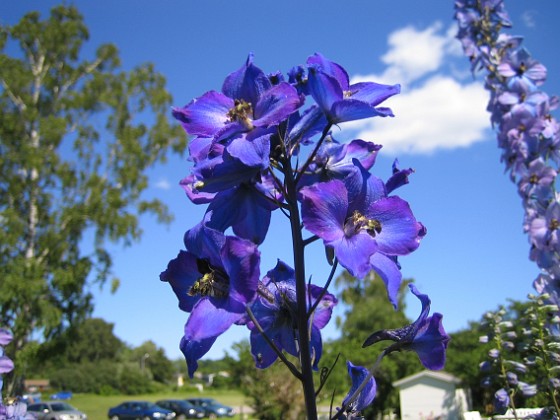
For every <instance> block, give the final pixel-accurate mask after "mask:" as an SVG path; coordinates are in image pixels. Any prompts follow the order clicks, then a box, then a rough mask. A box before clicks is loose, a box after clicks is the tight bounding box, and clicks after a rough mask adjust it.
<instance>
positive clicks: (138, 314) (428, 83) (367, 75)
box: [0, 0, 560, 358]
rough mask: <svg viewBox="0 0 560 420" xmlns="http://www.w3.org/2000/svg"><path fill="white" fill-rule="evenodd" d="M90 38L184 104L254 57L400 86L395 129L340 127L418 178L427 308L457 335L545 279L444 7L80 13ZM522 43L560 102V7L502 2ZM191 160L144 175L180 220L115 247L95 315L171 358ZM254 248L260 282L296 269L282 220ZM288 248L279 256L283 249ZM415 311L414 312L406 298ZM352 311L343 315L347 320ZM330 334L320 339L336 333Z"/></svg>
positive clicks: (541, 0)
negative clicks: (167, 278)
mask: <svg viewBox="0 0 560 420" xmlns="http://www.w3.org/2000/svg"><path fill="white" fill-rule="evenodd" d="M55 4H57V2H54V1H50V0H35V1H32V0H19V1H17V2H15V1H11V2H5V3H4V4H3V5H2V8H1V10H0V22H1V23H2V24H13V23H15V22H17V21H18V20H19V19H20V17H21V16H23V14H25V13H26V12H29V11H32V10H39V11H41V12H42V14H43V16H47V13H48V10H49V9H50V8H51V7H52V6H53V5H55ZM74 4H76V5H77V7H78V9H79V10H80V11H81V12H82V13H83V15H84V17H85V21H86V24H87V25H88V27H89V30H90V35H91V38H90V42H89V43H88V45H87V47H86V49H85V54H86V55H88V54H91V53H92V52H93V51H94V50H95V48H96V47H97V46H98V45H99V44H101V43H106V42H112V43H115V44H116V45H117V47H118V48H119V50H120V54H121V58H122V61H123V65H124V67H125V68H132V67H133V66H135V65H137V64H139V63H142V62H146V61H151V62H154V63H155V65H156V68H157V70H158V71H159V72H161V73H162V74H163V75H164V76H165V77H166V78H167V82H168V83H167V87H168V89H169V90H170V92H171V93H172V95H173V97H174V103H175V104H176V105H184V104H186V103H187V102H189V101H190V100H191V99H192V98H194V97H196V96H199V95H201V94H202V93H204V92H205V91H207V90H211V89H219V88H220V87H221V84H222V82H223V79H224V77H225V76H226V75H227V74H228V73H230V72H231V71H233V70H236V69H237V68H239V67H240V66H241V65H242V64H243V63H244V61H245V59H246V57H247V54H248V53H249V52H253V53H254V55H255V63H256V64H257V65H258V66H260V67H261V68H262V69H263V70H264V71H265V72H272V71H276V70H281V71H287V70H288V69H289V68H291V67H292V66H294V65H297V64H302V63H304V62H305V60H306V58H307V57H308V56H309V55H311V54H313V53H314V52H321V53H323V54H324V55H325V56H327V57H328V58H330V59H332V60H334V61H336V62H338V63H340V64H342V65H343V66H344V67H345V68H346V69H347V70H348V72H349V73H350V75H351V77H352V78H353V79H354V80H362V79H363V80H372V81H377V82H385V83H401V84H402V93H401V95H399V96H398V97H394V98H391V99H390V101H388V102H387V105H388V106H390V107H391V108H392V109H393V111H394V113H395V115H396V117H395V118H392V119H383V120H382V121H379V119H378V120H375V121H374V120H372V122H366V123H348V124H346V125H344V124H343V125H341V127H340V131H339V132H336V131H335V133H334V134H335V135H336V137H337V138H338V139H339V140H350V139H352V138H363V139H365V140H371V141H374V142H375V143H380V144H383V145H384V148H383V149H382V150H381V152H380V154H379V157H378V160H377V164H376V166H375V167H374V173H375V174H376V175H377V176H380V177H381V178H387V177H388V176H389V174H390V167H391V163H392V162H393V160H394V159H395V158H396V157H398V158H399V161H400V164H401V167H412V168H414V169H415V171H416V172H415V174H414V175H413V176H412V179H411V184H410V185H408V186H405V187H403V188H402V189H401V190H400V191H399V195H401V196H403V198H405V199H407V200H408V201H409V202H410V204H411V207H412V209H413V211H414V213H415V215H416V217H417V218H418V220H420V221H422V222H423V223H424V224H425V225H426V227H427V228H428V235H427V236H426V238H425V239H424V240H423V242H422V244H421V246H420V248H419V250H418V251H416V252H415V253H414V254H413V255H410V256H408V257H404V258H402V259H401V264H402V272H403V275H404V276H405V277H411V278H414V279H415V281H416V284H417V286H418V288H419V289H420V290H421V291H422V292H423V293H427V294H428V295H429V296H430V297H431V299H432V308H433V310H435V311H438V312H441V313H443V314H444V321H443V322H444V326H445V327H446V329H447V330H448V331H451V332H453V331H457V330H459V329H461V328H465V327H467V325H468V321H471V320H478V319H479V318H480V316H481V315H482V314H483V313H484V311H486V310H491V309H495V308H496V307H497V305H498V304H500V303H505V302H506V299H507V298H513V299H524V298H525V296H526V295H527V293H529V292H531V291H532V290H533V289H532V286H531V284H532V281H533V279H534V278H535V277H536V276H537V274H538V270H537V267H536V265H535V264H533V263H531V262H530V261H529V260H528V251H529V245H528V242H527V239H526V237H525V235H524V234H523V232H522V219H523V210H522V207H521V201H520V199H519V198H518V196H517V193H516V190H515V186H514V185H513V184H512V183H511V182H510V181H509V179H508V177H507V176H506V175H504V172H503V166H502V164H501V163H500V160H499V151H498V149H497V146H496V140H495V136H494V135H493V133H492V131H491V129H490V125H489V115H488V114H487V113H486V111H485V108H486V102H487V99H488V94H487V92H485V91H484V89H483V87H482V79H481V78H480V77H478V78H477V79H473V78H472V76H471V75H470V72H469V65H468V61H467V59H466V58H464V57H463V56H462V55H461V51H460V46H459V44H458V41H456V40H454V38H453V36H454V33H455V24H454V21H453V20H452V15H453V1H451V0H423V1H418V0H396V1H394V2H387V1H372V0H347V1H341V0H339V1H335V0H313V1H302V0H288V1H284V2H271V1H264V0H242V1H235V2H234V1H219V0H206V1H186V0H185V1H179V0H166V1H158V2H155V1H147V0H135V1H131V0H121V1H110V0H97V1H95V2H92V1H86V0H83V1H75V2H74ZM506 7H507V8H508V10H509V12H510V16H511V18H512V20H513V22H514V29H513V30H512V31H511V32H512V33H514V34H519V35H523V36H524V37H525V45H526V47H527V48H528V49H529V50H530V51H531V53H532V54H533V55H534V57H535V58H537V59H538V60H540V61H541V62H543V63H544V64H545V65H546V66H547V67H548V71H549V72H548V74H549V80H548V81H547V83H546V84H545V85H544V89H545V90H546V91H547V92H548V93H549V94H556V93H560V78H557V77H555V76H557V75H560V56H559V54H558V47H557V40H558V39H560V27H559V26H558V24H557V19H558V17H560V2H558V1H557V0H536V1H532V2H525V1H523V2H522V1H514V0H510V1H509V2H508V1H506ZM188 171H189V165H188V162H186V160H185V159H180V158H172V159H170V160H169V162H168V163H167V164H166V165H162V166H159V167H157V168H154V169H153V171H151V173H150V178H151V181H152V186H151V188H150V190H149V191H148V195H150V196H158V197H159V198H160V199H162V200H163V201H164V202H165V203H167V204H168V205H169V207H170V209H171V211H172V212H173V213H174V215H175V222H173V224H171V225H170V226H169V227H165V226H160V225H157V224H156V222H155V220H154V219H152V218H149V217H146V218H144V219H142V225H143V227H144V231H145V233H144V236H143V239H142V240H141V242H139V243H137V244H135V245H133V246H131V247H129V248H125V249H123V248H121V247H118V246H111V248H110V249H111V250H112V252H113V255H114V263H115V265H114V272H115V274H116V275H117V276H118V277H120V279H121V287H120V289H119V290H118V292H117V293H116V294H114V295H112V294H110V292H109V289H108V288H106V289H104V290H98V289H95V290H94V292H95V296H96V301H95V304H96V309H95V311H94V316H98V317H101V318H104V319H105V320H107V321H108V322H112V323H114V324H115V329H114V331H115V334H116V335H117V336H118V337H120V338H121V339H122V340H124V341H125V342H127V343H129V344H131V345H135V346H136V345H139V344H141V343H142V342H143V341H145V340H147V339H151V340H153V341H155V342H156V343H157V345H159V346H161V347H163V348H164V349H165V350H166V353H167V355H168V357H171V358H176V357H179V356H180V351H179V348H178V343H179V339H180V337H181V335H182V331H183V325H184V322H185V321H186V319H187V314H185V313H182V312H180V311H179V309H178V308H177V302H176V298H175V296H174V294H173V293H172V292H171V290H170V288H169V286H168V285H167V284H165V283H161V282H160V281H159V273H160V272H161V271H162V270H163V269H165V267H166V265H167V262H168V261H169V259H171V258H174V257H175V256H176V254H177V252H178V251H179V249H180V248H181V247H182V237H183V233H184V231H185V230H187V229H189V228H190V227H192V226H193V225H194V224H196V223H197V222H198V221H199V220H200V218H201V216H202V214H203V211H204V209H203V208H200V207H196V206H195V205H193V204H191V203H190V202H189V201H188V199H187V198H186V196H185V195H184V194H183V192H182V190H181V189H180V188H179V186H178V182H179V180H180V179H181V178H182V177H184V176H185V175H187V173H188ZM273 223H274V224H275V225H274V227H273V228H271V231H270V232H269V235H268V238H267V241H266V242H265V244H263V246H262V247H261V252H262V257H263V262H262V266H261V272H262V273H264V272H266V271H268V270H269V269H271V268H272V267H273V266H274V265H275V263H276V259H277V258H282V259H284V260H285V261H287V262H291V257H290V255H291V250H290V248H289V237H288V236H287V234H286V232H287V230H286V226H285V225H284V224H283V223H282V220H281V218H280V217H279V216H278V215H277V216H276V218H274V219H273ZM279 252H280V253H279ZM323 255H324V254H323V252H322V249H321V247H320V244H318V243H316V244H314V247H312V249H311V250H310V252H309V253H308V255H307V257H308V274H311V275H312V276H313V279H314V281H315V282H317V283H318V284H321V283H322V281H324V279H325V277H326V275H327V274H328V267H327V266H326V264H325V263H324V261H323ZM407 302H408V309H407V314H408V315H409V316H410V317H411V318H415V317H416V315H417V312H418V310H419V308H418V305H417V302H416V301H415V299H414V298H413V297H412V299H408V300H407ZM342 313H343V308H339V309H338V310H337V311H335V315H342ZM332 324H333V326H332V327H327V328H326V330H324V331H325V337H326V338H334V337H336V336H337V334H338V332H337V331H336V330H335V328H334V322H332ZM247 336H248V334H247V332H246V330H245V329H243V328H241V327H234V328H233V329H232V330H230V331H229V332H228V333H226V334H225V335H224V336H222V337H220V339H219V340H218V341H217V343H216V345H215V346H214V348H213V349H212V350H211V352H210V353H209V354H208V357H210V358H219V357H222V356H223V355H224V351H225V350H227V349H228V347H229V345H230V344H231V343H233V342H235V341H239V340H240V339H242V338H243V337H247Z"/></svg>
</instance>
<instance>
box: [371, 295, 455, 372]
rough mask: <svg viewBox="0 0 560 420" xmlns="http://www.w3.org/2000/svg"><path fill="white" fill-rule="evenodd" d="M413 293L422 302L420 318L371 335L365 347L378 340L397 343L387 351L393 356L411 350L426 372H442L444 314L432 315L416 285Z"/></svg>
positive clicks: (426, 297)
mask: <svg viewBox="0 0 560 420" xmlns="http://www.w3.org/2000/svg"><path fill="white" fill-rule="evenodd" d="M409 287H410V291H411V292H412V293H413V294H414V295H415V296H416V297H417V298H418V299H420V302H421V303H422V310H421V312H420V316H418V319H417V320H416V321H414V322H413V323H412V324H409V325H407V326H405V327H402V328H398V329H393V330H380V331H377V332H375V333H373V334H372V335H370V336H369V337H368V338H367V339H366V341H365V342H364V344H363V347H367V346H371V345H372V344H375V343H377V342H379V341H383V340H392V341H394V343H393V344H391V345H390V346H389V347H388V348H387V349H386V350H385V352H386V353H387V354H388V353H391V352H393V351H400V350H412V351H414V352H415V353H416V354H417V355H418V358H419V359H420V362H422V364H423V365H424V367H426V368H427V369H431V370H440V369H443V366H444V365H445V350H446V348H447V343H448V342H449V336H448V335H447V333H446V332H445V330H444V329H443V325H442V323H441V320H442V315H441V314H440V313H437V312H435V313H434V314H433V315H432V316H428V314H429V313H430V298H429V297H428V295H424V294H421V293H420V292H419V291H418V289H417V288H416V286H414V285H413V284H410V285H409Z"/></svg>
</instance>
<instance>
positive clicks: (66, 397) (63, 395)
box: [51, 391, 72, 400]
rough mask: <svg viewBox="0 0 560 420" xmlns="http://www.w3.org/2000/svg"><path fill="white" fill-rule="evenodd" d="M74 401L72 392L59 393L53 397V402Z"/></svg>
mask: <svg viewBox="0 0 560 420" xmlns="http://www.w3.org/2000/svg"><path fill="white" fill-rule="evenodd" d="M70 399H72V392H70V391H59V392H57V393H56V394H52V395H51V400H70Z"/></svg>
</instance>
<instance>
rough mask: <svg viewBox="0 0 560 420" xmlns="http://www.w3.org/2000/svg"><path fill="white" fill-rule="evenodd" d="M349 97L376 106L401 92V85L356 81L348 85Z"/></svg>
mask: <svg viewBox="0 0 560 420" xmlns="http://www.w3.org/2000/svg"><path fill="white" fill-rule="evenodd" d="M348 90H349V91H350V95H351V96H350V98H351V99H357V100H359V101H362V102H366V103H368V104H369V105H370V106H377V105H379V104H380V103H381V102H383V101H385V100H386V99H388V98H390V97H391V96H394V95H397V94H399V93H400V92H401V85H383V84H380V83H374V82H363V83H356V84H353V85H352V86H350V88H349V89H348Z"/></svg>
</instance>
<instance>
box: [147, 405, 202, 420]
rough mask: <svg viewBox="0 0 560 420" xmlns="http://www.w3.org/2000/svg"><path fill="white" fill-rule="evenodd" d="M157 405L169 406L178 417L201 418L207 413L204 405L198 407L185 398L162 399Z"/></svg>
mask: <svg viewBox="0 0 560 420" xmlns="http://www.w3.org/2000/svg"><path fill="white" fill-rule="evenodd" d="M156 405H159V406H160V407H163V408H167V409H168V410H171V411H173V412H174V413H175V417H176V418H177V419H181V420H183V419H201V418H203V417H204V415H205V413H206V412H205V411H204V409H203V408H202V407H196V406H194V405H193V404H191V403H190V402H188V401H185V400H160V401H156Z"/></svg>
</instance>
